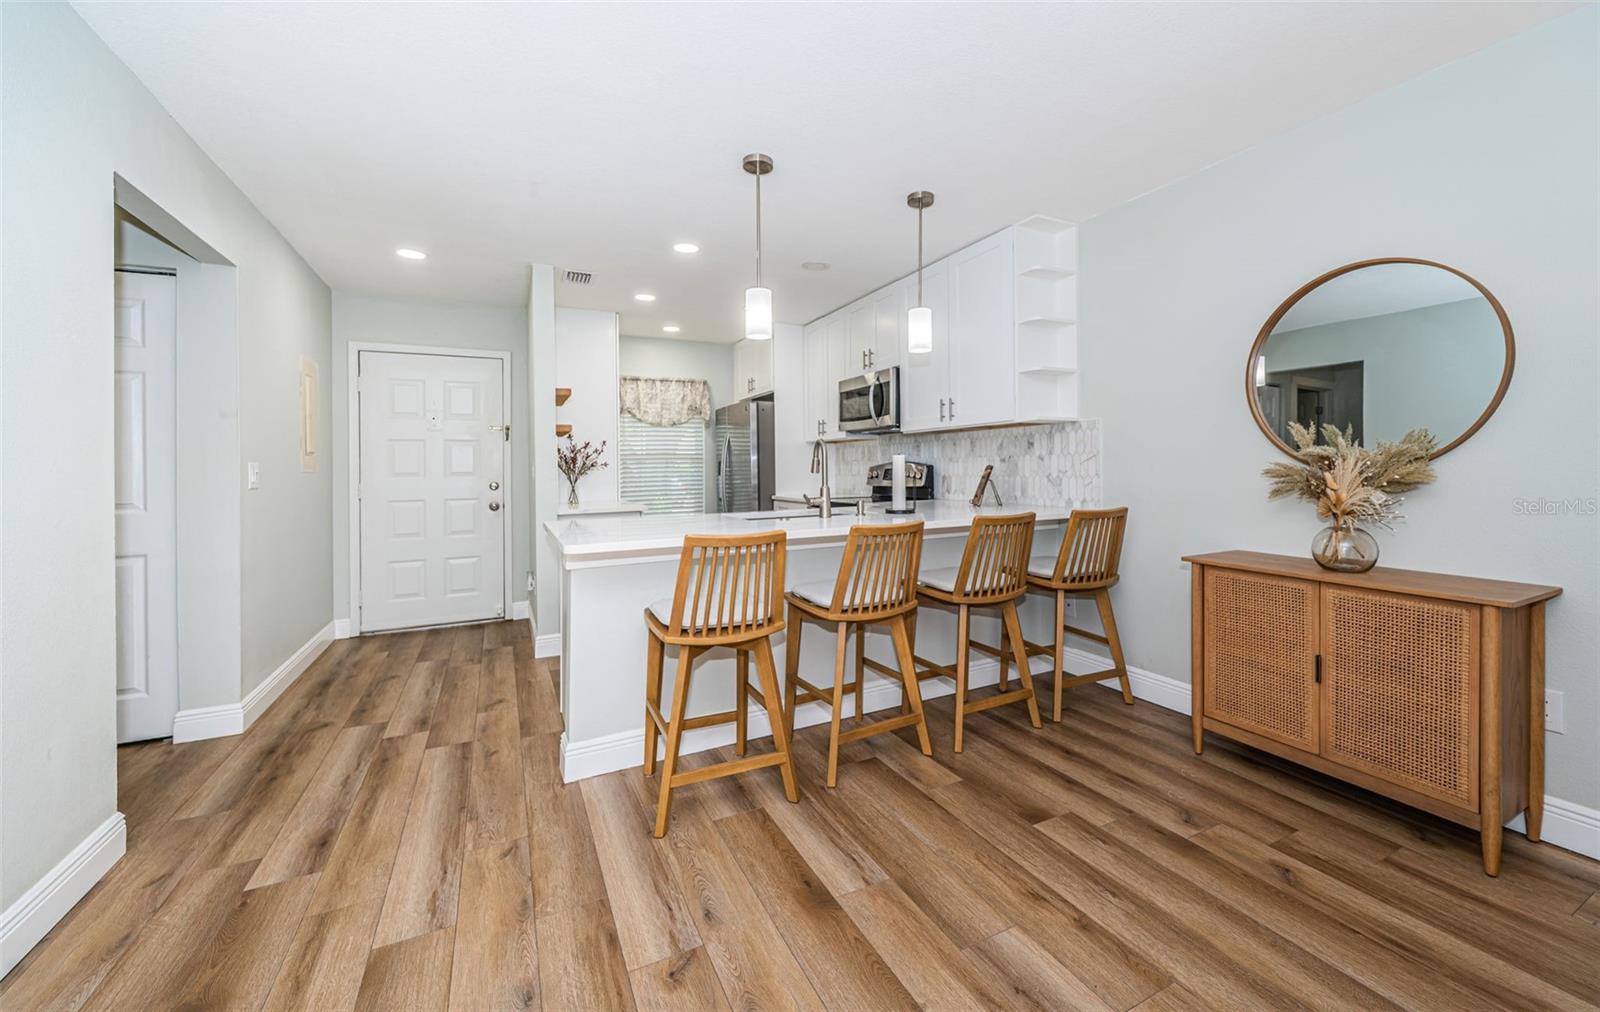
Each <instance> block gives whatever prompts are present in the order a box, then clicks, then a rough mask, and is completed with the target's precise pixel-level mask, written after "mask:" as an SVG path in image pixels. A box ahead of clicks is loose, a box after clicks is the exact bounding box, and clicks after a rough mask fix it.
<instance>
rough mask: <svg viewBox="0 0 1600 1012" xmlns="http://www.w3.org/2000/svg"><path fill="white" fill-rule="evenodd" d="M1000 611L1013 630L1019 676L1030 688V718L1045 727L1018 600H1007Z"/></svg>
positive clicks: (1012, 643)
mask: <svg viewBox="0 0 1600 1012" xmlns="http://www.w3.org/2000/svg"><path fill="white" fill-rule="evenodd" d="M1000 611H1001V614H1002V615H1003V616H1004V618H1005V625H1006V628H1007V629H1008V630H1010V632H1011V651H1012V656H1014V657H1015V658H1016V660H1017V678H1018V679H1019V680H1020V681H1021V682H1022V685H1023V687H1024V688H1026V689H1027V690H1028V720H1029V721H1031V722H1032V723H1033V726H1034V727H1043V726H1044V725H1043V724H1041V723H1040V722H1039V700H1038V698H1037V697H1036V694H1035V693H1034V691H1033V672H1032V671H1031V670H1030V669H1029V668H1028V652H1027V648H1026V647H1024V646H1023V645H1022V622H1021V621H1020V620H1019V619H1018V618H1017V602H1015V601H1007V602H1006V603H1005V604H1004V605H1002V606H1001V608H1000Z"/></svg>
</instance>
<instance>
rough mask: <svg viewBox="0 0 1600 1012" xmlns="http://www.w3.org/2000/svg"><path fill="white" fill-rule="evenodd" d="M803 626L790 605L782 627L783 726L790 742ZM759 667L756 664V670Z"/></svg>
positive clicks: (796, 704)
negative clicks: (787, 616) (783, 637)
mask: <svg viewBox="0 0 1600 1012" xmlns="http://www.w3.org/2000/svg"><path fill="white" fill-rule="evenodd" d="M804 624H805V623H804V622H802V621H801V616H800V609H798V608H796V607H795V606H794V605H792V604H791V605H790V606H789V621H788V622H787V623H786V624H785V625H784V629H785V630H786V631H787V632H788V639H786V640H784V643H783V700H784V703H783V714H784V717H783V719H784V725H783V726H784V728H785V730H787V731H788V732H789V740H790V741H793V740H794V708H795V707H796V706H798V705H799V703H798V702H797V701H796V699H795V697H796V696H798V695H799V692H798V691H797V690H796V687H795V681H794V680H795V678H796V677H797V676H798V675H799V674H800V627H801V626H802V625H804ZM760 666H761V665H760V664H759V663H757V665H756V667H757V668H758V669H759V668H760Z"/></svg>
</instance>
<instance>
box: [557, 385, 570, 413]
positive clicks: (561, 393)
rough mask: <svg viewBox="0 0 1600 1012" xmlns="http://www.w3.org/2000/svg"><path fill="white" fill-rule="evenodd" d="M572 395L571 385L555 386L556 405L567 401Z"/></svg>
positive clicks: (558, 405)
mask: <svg viewBox="0 0 1600 1012" xmlns="http://www.w3.org/2000/svg"><path fill="white" fill-rule="evenodd" d="M571 396H572V388H571V387H556V407H558V408H559V407H560V406H561V405H563V404H565V403H567V398H568V397H571Z"/></svg>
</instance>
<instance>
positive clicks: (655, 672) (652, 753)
mask: <svg viewBox="0 0 1600 1012" xmlns="http://www.w3.org/2000/svg"><path fill="white" fill-rule="evenodd" d="M644 638H645V639H646V640H647V641H648V646H649V652H648V653H647V654H646V660H645V662H644V698H645V703H646V706H645V709H644V775H645V776H649V775H650V774H652V773H654V772H655V771H656V740H657V736H658V735H659V734H660V732H659V731H657V730H656V722H655V718H654V717H652V716H651V715H650V708H651V707H652V706H653V707H655V711H656V712H657V713H660V712H661V666H662V653H663V650H662V645H661V641H660V640H658V639H656V638H655V636H653V635H651V634H650V633H645V637H644Z"/></svg>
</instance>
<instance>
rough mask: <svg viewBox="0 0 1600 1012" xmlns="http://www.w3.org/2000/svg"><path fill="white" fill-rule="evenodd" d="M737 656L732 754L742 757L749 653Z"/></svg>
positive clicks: (748, 686)
mask: <svg viewBox="0 0 1600 1012" xmlns="http://www.w3.org/2000/svg"><path fill="white" fill-rule="evenodd" d="M735 653H736V654H737V655H738V664H737V667H738V671H739V684H738V685H737V686H735V687H734V690H733V710H734V713H733V754H734V755H744V732H745V719H746V714H745V710H746V709H748V708H749V706H750V651H748V650H738V651H735Z"/></svg>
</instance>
